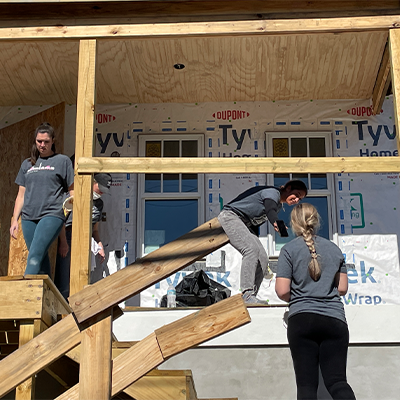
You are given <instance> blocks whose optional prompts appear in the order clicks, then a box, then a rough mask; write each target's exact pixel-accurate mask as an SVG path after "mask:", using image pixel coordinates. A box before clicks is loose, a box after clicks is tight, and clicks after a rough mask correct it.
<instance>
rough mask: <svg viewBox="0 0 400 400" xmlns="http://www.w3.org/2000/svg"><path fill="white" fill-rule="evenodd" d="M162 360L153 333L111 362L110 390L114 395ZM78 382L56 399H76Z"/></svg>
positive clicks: (77, 396) (77, 397)
mask: <svg viewBox="0 0 400 400" xmlns="http://www.w3.org/2000/svg"><path fill="white" fill-rule="evenodd" d="M163 361H164V359H163V357H162V354H161V351H160V348H159V346H158V342H157V338H156V335H155V334H154V333H152V334H150V335H149V336H147V337H146V338H145V339H143V340H141V341H140V342H139V343H137V344H136V345H135V346H133V347H132V348H131V349H129V350H127V351H126V352H124V353H123V354H121V355H120V356H119V357H117V358H116V359H115V360H114V361H113V364H112V378H111V379H112V392H111V395H112V396H115V395H116V394H117V393H119V392H121V391H122V390H124V389H125V388H126V387H127V386H129V385H130V384H131V383H133V382H134V381H136V380H137V379H139V378H140V377H141V376H143V375H144V374H146V373H147V372H149V371H150V370H152V369H153V368H155V367H156V366H158V365H160V364H161V363H162V362H163ZM79 386H80V383H78V384H77V385H75V386H74V387H72V388H71V389H69V390H68V391H66V392H64V393H63V394H62V395H61V396H59V397H57V399H56V400H67V399H68V400H78V399H79Z"/></svg>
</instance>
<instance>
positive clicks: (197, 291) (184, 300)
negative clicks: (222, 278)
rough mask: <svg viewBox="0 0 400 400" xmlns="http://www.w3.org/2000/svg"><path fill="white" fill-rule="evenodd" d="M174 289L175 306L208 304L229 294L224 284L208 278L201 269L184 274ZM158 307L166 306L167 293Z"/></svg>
mask: <svg viewBox="0 0 400 400" xmlns="http://www.w3.org/2000/svg"><path fill="white" fill-rule="evenodd" d="M175 290H176V306H177V307H196V306H209V305H211V304H214V303H217V302H218V301H221V300H224V299H226V298H228V297H230V295H231V291H230V290H229V289H228V288H227V287H226V286H224V285H221V284H220V283H218V282H215V281H214V280H212V279H210V277H209V276H208V275H207V274H206V273H205V272H204V271H203V270H200V271H196V272H193V273H192V274H190V275H187V276H185V277H184V278H183V279H182V281H181V282H180V283H178V285H176V288H175ZM160 307H167V295H164V296H163V297H162V298H161V303H160Z"/></svg>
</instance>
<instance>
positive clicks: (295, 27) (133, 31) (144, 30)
mask: <svg viewBox="0 0 400 400" xmlns="http://www.w3.org/2000/svg"><path fill="white" fill-rule="evenodd" d="M398 26H400V15H398V14H397V15H382V16H381V15H379V16H367V17H343V18H304V19H277V20H272V19H271V20H259V21H257V20H247V21H207V22H190V23H162V24H115V25H87V26H59V25H57V26H36V27H21V28H20V27H14V28H1V29H0V40H25V39H35V40H38V39H71V38H74V39H90V38H135V37H136V38H145V37H147V38H150V37H151V38H161V37H167V38H171V37H188V36H225V35H240V36H248V35H286V34H311V33H328V32H329V33H339V32H360V31H372V30H388V29H390V28H397V27H398Z"/></svg>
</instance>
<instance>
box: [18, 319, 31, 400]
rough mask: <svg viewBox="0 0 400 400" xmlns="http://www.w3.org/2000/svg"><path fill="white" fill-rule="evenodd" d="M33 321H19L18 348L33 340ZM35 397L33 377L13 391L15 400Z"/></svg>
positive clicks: (26, 399) (28, 399) (27, 399)
mask: <svg viewBox="0 0 400 400" xmlns="http://www.w3.org/2000/svg"><path fill="white" fill-rule="evenodd" d="M34 331H35V329H34V321H33V320H30V321H21V323H20V331H19V347H22V346H23V345H24V344H26V343H28V342H29V341H30V340H31V339H33V338H34V336H35V335H34ZM34 397H35V376H31V377H30V378H28V379H27V380H26V381H25V382H23V383H21V384H20V385H18V386H17V388H16V391H15V399H16V400H30V399H33V398H34Z"/></svg>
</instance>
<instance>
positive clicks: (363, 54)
mask: <svg viewBox="0 0 400 400" xmlns="http://www.w3.org/2000/svg"><path fill="white" fill-rule="evenodd" d="M252 22H254V21H252ZM232 23H233V22H232ZM293 23H294V22H293ZM159 25H161V24H159ZM171 29H172V28H171ZM387 36H388V29H384V30H382V31H379V30H378V31H365V32H355V31H350V32H340V33H335V34H333V33H329V32H328V33H326V32H324V33H318V34H315V33H306V34H290V35H287V34H277V35H268V34H260V35H243V34H237V35H236V34H234V35H202V36H201V37H198V36H190V35H184V34H182V35H181V36H180V37H175V36H173V35H172V36H171V35H166V36H165V37H163V38H156V39H145V38H143V37H142V36H138V37H136V38H129V37H123V38H119V39H118V40H115V39H113V38H104V39H101V40H98V45H97V48H98V57H97V58H98V60H97V64H98V66H99V67H98V71H97V74H96V75H97V78H96V87H97V102H98V103H99V104H109V103H171V102H174V103H196V102H226V101H271V100H274V101H279V100H310V99H314V100H317V99H332V98H335V99H337V98H340V99H361V98H369V97H371V96H372V92H373V88H374V85H375V81H376V77H377V74H378V70H379V65H380V62H381V60H382V55H383V51H384V47H385V44H386V41H387ZM15 43H16V45H15V46H14V44H15ZM15 43H13V42H9V41H1V40H0V72H1V71H2V70H3V71H4V82H3V83H4V85H3V86H2V91H3V92H4V96H3V97H2V98H0V105H4V106H9V105H13V104H15V105H17V104H18V105H20V104H29V105H32V104H46V103H47V102H48V101H49V99H51V100H53V101H54V102H57V101H58V100H59V101H60V100H63V101H66V102H67V103H72V104H74V103H75V102H76V97H77V79H78V50H79V45H78V39H74V40H61V39H58V40H43V41H17V42H15ZM14 47H16V49H14ZM39 58H40V59H39ZM177 62H178V63H182V64H184V65H185V68H184V69H181V70H176V69H174V68H173V65H174V64H175V63H177ZM30 69H32V70H33V72H32V77H33V79H30V74H29V71H30ZM11 71H13V72H11ZM14 71H15V72H14ZM115 71H118V74H116V73H115ZM1 79H2V78H1V75H0V83H1ZM50 92H51V93H50Z"/></svg>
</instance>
